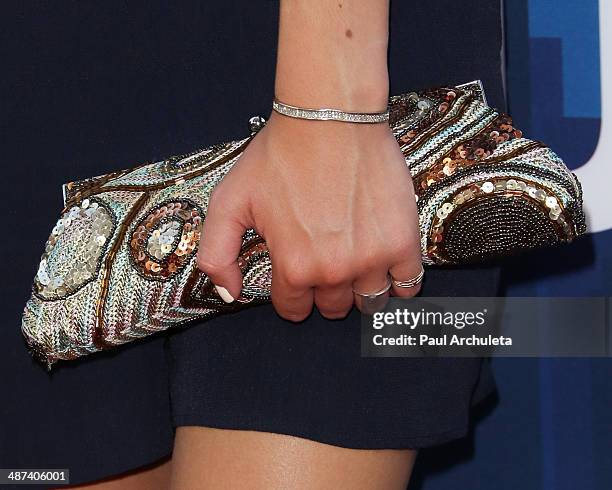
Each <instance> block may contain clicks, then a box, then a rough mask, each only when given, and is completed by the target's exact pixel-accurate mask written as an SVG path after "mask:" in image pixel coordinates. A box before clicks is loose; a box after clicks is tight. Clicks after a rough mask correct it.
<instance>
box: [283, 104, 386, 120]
mask: <svg viewBox="0 0 612 490" xmlns="http://www.w3.org/2000/svg"><path fill="white" fill-rule="evenodd" d="M272 109H274V110H275V111H276V112H278V113H280V114H283V115H285V116H289V117H295V118H298V119H311V120H318V121H342V122H353V123H370V124H371V123H381V122H387V121H389V109H387V110H386V111H384V112H344V111H341V110H340V109H329V108H325V109H307V108H304V107H296V106H293V105H289V104H285V103H283V102H281V101H280V100H278V99H276V98H275V99H274V101H273V102H272Z"/></svg>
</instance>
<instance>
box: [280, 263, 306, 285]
mask: <svg viewBox="0 0 612 490" xmlns="http://www.w3.org/2000/svg"><path fill="white" fill-rule="evenodd" d="M284 276H285V281H284V282H285V283H286V284H287V286H289V287H290V288H295V289H300V288H302V287H304V286H306V284H307V283H308V281H307V274H306V271H304V270H303V269H302V268H298V267H289V268H286V269H285V271H284Z"/></svg>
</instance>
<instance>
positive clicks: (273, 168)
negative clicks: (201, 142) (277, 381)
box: [198, 0, 421, 321]
mask: <svg viewBox="0 0 612 490" xmlns="http://www.w3.org/2000/svg"><path fill="white" fill-rule="evenodd" d="M388 15H389V5H388V0H351V1H348V0H336V1H329V0H282V1H281V14H280V29H279V47H278V61H277V74H276V85H275V90H276V96H277V97H278V98H279V99H280V100H281V101H283V102H286V103H288V104H292V105H298V106H303V107H315V108H316V107H333V108H338V109H342V110H345V111H359V112H377V111H382V110H384V109H385V108H386V105H387V100H388V95H389V94H388V91H389V88H388V86H389V82H388V71H387V42H388ZM417 224H418V217H417V213H416V205H415V199H414V191H413V187H412V179H411V177H410V173H409V171H408V169H407V167H406V164H405V161H404V157H403V155H402V153H401V151H400V149H399V147H398V145H397V142H396V140H395V138H394V136H393V134H392V133H391V130H390V129H389V126H388V124H386V123H380V124H356V123H344V122H338V121H306V120H299V119H294V118H290V117H287V116H283V115H280V114H278V113H276V112H272V114H271V116H270V119H269V121H268V122H267V124H266V126H265V127H264V128H263V129H262V130H261V131H260V132H259V133H258V134H257V136H256V137H255V138H254V139H253V141H252V142H251V143H250V144H249V146H248V147H247V149H246V150H245V152H244V154H243V155H242V156H241V158H240V160H239V161H238V162H237V163H236V165H235V166H234V167H233V168H232V170H231V171H230V172H229V173H228V175H227V176H226V177H225V178H224V180H223V181H222V182H221V184H220V185H219V186H217V188H216V189H215V191H214V193H213V197H212V199H211V202H210V205H209V209H208V213H207V219H206V222H205V225H204V232H203V238H202V243H201V246H200V249H199V252H198V264H199V266H200V268H201V269H202V270H203V271H204V272H206V273H207V274H208V275H209V276H210V277H211V279H212V281H213V282H214V283H215V284H216V285H217V286H218V289H219V291H220V294H222V296H223V297H224V298H225V299H226V301H231V300H232V299H234V298H236V297H237V296H238V294H239V293H240V289H241V286H242V276H241V273H240V270H239V268H238V266H237V262H236V258H237V255H238V253H239V251H240V245H241V236H242V234H243V233H244V231H245V229H247V228H250V227H253V228H255V229H256V230H257V231H258V232H259V233H260V234H261V235H263V237H264V238H265V239H266V242H267V244H268V248H269V250H270V256H271V258H272V268H273V277H272V301H273V303H274V306H275V308H276V310H277V311H278V313H279V314H280V315H282V316H283V317H285V318H287V319H290V320H294V321H299V320H301V319H303V318H305V317H306V316H308V314H309V313H310V311H311V310H312V307H313V303H315V304H316V305H317V307H318V308H319V310H320V311H321V313H322V314H323V315H324V316H326V317H329V318H340V317H343V316H345V315H346V313H347V312H348V311H349V310H350V308H351V307H352V305H353V303H356V304H357V306H359V307H362V306H363V305H362V298H361V297H360V296H356V295H354V294H353V289H355V290H357V291H364V292H374V291H377V290H380V289H381V288H382V287H383V286H384V285H385V284H386V282H387V275H388V274H389V272H390V273H391V274H392V275H393V277H395V278H396V279H399V280H405V279H408V278H411V277H414V276H415V275H417V274H418V272H419V270H420V267H421V263H420V247H419V231H418V226H417ZM394 292H395V294H398V295H402V296H411V295H413V294H415V293H416V292H418V287H416V288H413V289H399V288H394Z"/></svg>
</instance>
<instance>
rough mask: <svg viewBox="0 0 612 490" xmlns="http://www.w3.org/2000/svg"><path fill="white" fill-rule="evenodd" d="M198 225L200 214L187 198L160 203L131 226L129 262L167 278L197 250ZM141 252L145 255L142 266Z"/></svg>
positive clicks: (163, 278) (151, 274)
mask: <svg viewBox="0 0 612 490" xmlns="http://www.w3.org/2000/svg"><path fill="white" fill-rule="evenodd" d="M143 223H144V224H143ZM201 224H202V213H201V211H200V210H199V208H197V207H196V206H195V205H194V204H192V203H191V202H190V201H187V200H182V201H170V202H167V203H163V204H160V205H159V206H158V207H157V208H155V209H152V210H151V211H149V214H148V215H147V216H145V217H144V218H143V220H142V221H141V223H139V224H138V225H136V226H135V228H134V231H133V233H132V240H131V241H130V247H131V250H132V258H133V264H134V265H135V266H136V267H137V268H139V270H140V272H141V273H142V274H143V275H145V276H147V277H150V278H155V279H158V280H167V279H169V278H170V277H172V275H173V274H176V273H177V272H179V271H180V270H181V268H182V267H184V266H185V265H186V263H187V260H188V259H189V257H191V254H192V253H193V252H194V251H195V250H196V249H197V243H198V242H199V239H200V229H201ZM143 255H145V256H147V257H148V260H147V262H145V263H144V267H143V259H142V257H143Z"/></svg>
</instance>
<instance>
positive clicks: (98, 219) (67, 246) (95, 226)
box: [35, 199, 115, 299]
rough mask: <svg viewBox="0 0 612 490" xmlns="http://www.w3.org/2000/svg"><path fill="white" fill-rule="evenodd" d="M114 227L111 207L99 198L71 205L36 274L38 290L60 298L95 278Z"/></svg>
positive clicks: (56, 230) (49, 296) (42, 294)
mask: <svg viewBox="0 0 612 490" xmlns="http://www.w3.org/2000/svg"><path fill="white" fill-rule="evenodd" d="M94 204H95V206H94ZM85 211H87V212H85ZM114 228H115V224H114V221H113V217H112V215H111V213H110V210H109V209H107V208H106V207H104V206H99V205H98V203H96V202H95V201H90V200H89V199H84V200H83V201H82V202H81V203H80V206H72V207H71V208H70V209H68V210H67V211H66V212H65V213H64V214H63V215H62V216H61V217H60V218H59V219H58V221H57V223H56V225H55V226H54V227H53V230H52V231H51V235H50V236H49V239H48V240H47V243H46V245H45V252H44V254H43V256H42V257H41V260H40V263H39V266H38V271H37V274H36V280H35V291H36V293H37V294H39V295H41V296H42V297H44V298H46V299H54V298H60V297H64V296H65V295H67V294H72V293H74V292H76V291H77V290H78V289H80V288H81V287H82V286H83V285H85V284H86V283H87V282H89V281H91V280H92V279H94V278H95V276H96V275H97V270H98V268H99V266H100V264H101V260H102V257H103V254H104V252H105V248H106V247H105V245H106V244H107V242H108V239H109V238H110V236H111V235H112V234H113V231H114Z"/></svg>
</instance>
